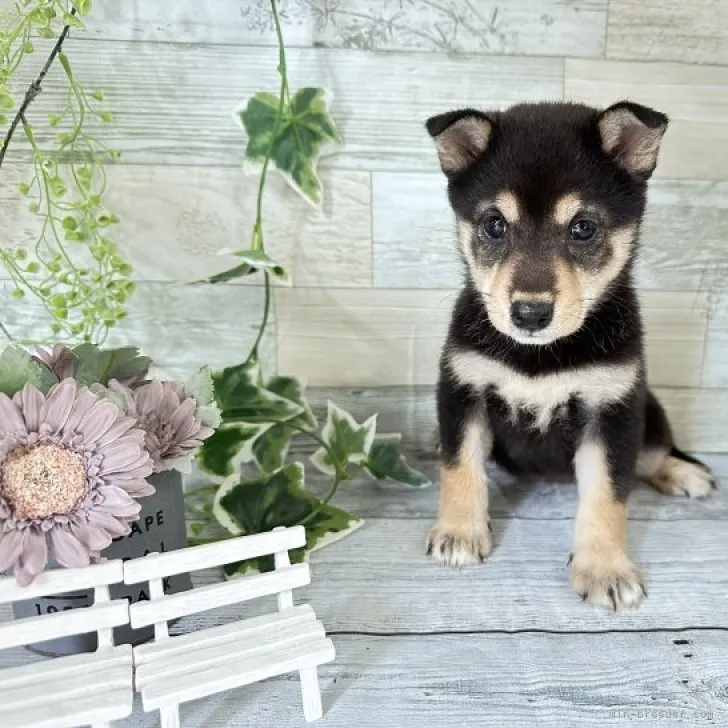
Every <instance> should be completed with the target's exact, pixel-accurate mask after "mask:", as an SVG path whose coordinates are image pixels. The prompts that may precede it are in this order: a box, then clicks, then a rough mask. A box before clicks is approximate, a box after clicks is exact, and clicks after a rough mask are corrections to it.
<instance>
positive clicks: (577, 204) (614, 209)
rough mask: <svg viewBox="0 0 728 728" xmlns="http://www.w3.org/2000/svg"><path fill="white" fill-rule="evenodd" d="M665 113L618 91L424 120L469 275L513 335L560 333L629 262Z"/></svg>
mask: <svg viewBox="0 0 728 728" xmlns="http://www.w3.org/2000/svg"><path fill="white" fill-rule="evenodd" d="M667 121H668V120H667V117H666V116H665V115H664V114H661V113H659V112H657V111H654V110H652V109H648V108H646V107H644V106H639V105H637V104H633V103H630V102H626V101H625V102H620V103H618V104H615V105H614V106H611V107H609V108H608V109H606V110H597V109H592V108H590V107H587V106H583V105H581V104H569V103H555V104H548V103H539V104H522V105H518V106H514V107H512V108H510V109H508V110H507V111H504V112H494V113H483V112H480V111H476V110H474V109H463V110H460V111H453V112H449V113H446V114H441V115H439V116H435V117H432V118H431V119H429V120H428V122H427V129H428V131H429V133H430V135H431V136H432V137H433V138H434V139H435V143H436V145H437V151H438V155H439V158H440V166H441V167H442V170H443V172H444V173H445V175H446V176H447V178H448V194H449V198H450V204H451V205H452V208H453V210H454V212H455V216H456V219H457V223H458V231H459V238H460V246H461V250H462V254H463V257H464V259H465V261H466V263H467V265H468V269H469V275H470V278H471V279H472V281H473V284H474V285H475V287H476V288H477V289H478V291H480V293H481V294H482V295H483V298H484V301H485V305H486V308H487V310H488V316H489V318H490V320H491V322H492V323H493V325H494V326H495V327H496V328H497V329H498V330H499V331H501V332H503V333H504V334H507V335H508V336H510V337H511V338H513V339H515V340H516V341H518V342H520V343H525V344H548V343H550V342H552V341H554V340H556V339H559V338H561V337H564V336H568V335H570V334H572V333H574V332H575V331H577V330H578V329H579V328H580V327H581V325H582V324H583V323H584V320H585V319H586V317H587V314H588V313H589V311H590V310H591V309H592V308H593V307H594V306H596V305H597V304H598V302H599V301H600V300H602V299H603V298H604V297H605V296H606V295H607V294H608V291H609V290H610V287H611V286H612V284H613V283H614V282H615V281H616V280H617V278H618V277H619V276H620V275H621V274H622V273H623V272H624V271H625V270H626V269H628V268H629V267H630V266H631V265H632V261H633V257H634V252H635V247H636V241H637V232H638V228H639V224H640V221H641V218H642V214H643V212H644V207H645V196H646V182H647V180H648V179H649V177H650V176H651V175H652V172H653V171H654V169H655V165H656V163H657V154H658V150H659V146H660V141H661V139H662V135H663V134H664V132H665V129H666V128H667Z"/></svg>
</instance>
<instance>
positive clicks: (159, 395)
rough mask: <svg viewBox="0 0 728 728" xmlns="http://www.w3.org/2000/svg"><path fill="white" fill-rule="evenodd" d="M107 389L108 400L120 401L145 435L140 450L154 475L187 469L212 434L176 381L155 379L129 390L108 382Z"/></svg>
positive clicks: (113, 382)
mask: <svg viewBox="0 0 728 728" xmlns="http://www.w3.org/2000/svg"><path fill="white" fill-rule="evenodd" d="M108 389H109V397H110V398H111V399H112V401H122V402H123V409H124V410H125V411H126V413H127V414H128V415H129V416H130V417H133V418H134V419H135V420H136V421H137V425H138V426H139V427H141V428H142V429H143V430H144V432H145V433H146V438H145V440H144V447H145V448H146V450H147V452H148V453H149V454H150V456H151V458H152V462H153V463H154V472H155V473H159V472H161V471H163V470H172V469H177V470H187V469H189V464H190V461H191V458H192V456H193V455H194V453H195V452H196V451H197V449H198V448H199V447H200V446H201V445H202V442H203V440H206V439H207V438H208V437H210V435H212V433H213V432H214V430H213V428H212V427H209V426H208V425H206V424H204V422H203V421H202V418H201V416H200V414H199V413H198V403H197V400H196V399H195V398H194V397H192V396H190V395H188V394H187V392H186V391H185V388H184V386H183V385H182V384H179V383H178V382H163V381H159V380H156V379H155V380H152V381H151V382H148V383H147V384H142V385H141V386H140V387H138V388H136V389H133V390H132V389H129V387H126V386H125V385H123V384H121V383H120V382H117V381H115V380H111V381H110V382H109V387H108Z"/></svg>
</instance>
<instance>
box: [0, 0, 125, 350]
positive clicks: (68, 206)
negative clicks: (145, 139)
mask: <svg viewBox="0 0 728 728" xmlns="http://www.w3.org/2000/svg"><path fill="white" fill-rule="evenodd" d="M90 11H91V0H72V1H71V0H24V1H23V2H14V3H8V7H7V8H6V9H5V10H0V130H2V129H3V128H4V129H5V131H4V133H0V138H2V141H1V142H0V179H1V178H2V177H3V175H5V174H6V173H5V171H4V169H3V165H4V164H5V163H6V162H7V157H6V154H7V151H8V148H9V146H10V144H11V142H12V141H13V139H14V138H15V137H16V135H19V134H20V133H21V132H22V135H23V136H24V137H25V140H26V142H27V143H28V145H29V147H30V155H29V162H30V166H31V171H30V173H29V176H28V177H27V178H26V179H25V180H24V181H23V182H21V183H20V185H19V187H18V192H19V194H20V195H21V196H23V197H25V198H26V199H27V201H28V203H27V204H28V210H29V212H30V213H31V214H32V215H33V216H34V217H35V219H36V221H37V225H36V229H37V238H36V240H35V242H34V243H32V244H30V245H19V244H15V243H14V242H13V241H7V242H6V243H4V244H3V245H2V246H0V263H2V265H3V266H4V268H5V270H6V272H7V274H8V276H9V278H10V281H11V285H12V289H11V291H12V296H13V298H15V299H24V298H26V297H27V296H30V297H33V298H35V299H37V300H38V301H39V302H40V304H41V305H42V307H43V309H44V310H45V313H46V315H47V317H48V320H49V322H50V332H49V335H48V336H40V337H37V339H31V340H28V341H26V342H25V343H34V342H35V341H36V340H37V341H40V342H46V341H49V340H53V341H61V340H62V341H88V342H95V343H103V341H105V339H106V337H107V334H108V332H109V329H111V328H112V327H114V326H115V325H116V324H117V323H118V322H119V321H120V320H122V319H123V318H124V317H125V316H126V303H127V302H128V300H129V298H130V296H131V295H132V294H133V292H134V283H133V281H132V280H131V279H130V276H131V273H132V268H131V266H130V265H129V263H128V262H127V261H126V260H124V258H123V257H122V256H121V254H120V252H119V249H118V247H117V244H116V242H115V241H114V239H113V229H114V227H115V226H116V225H117V224H118V222H119V218H118V217H117V215H116V214H115V213H114V212H112V211H110V210H109V209H107V206H106V203H105V196H106V188H107V179H106V169H105V167H104V163H105V162H106V161H109V160H117V159H118V158H119V153H118V152H117V151H116V150H113V149H109V148H108V147H107V146H106V145H105V144H103V143H102V142H100V141H99V140H98V139H96V138H95V136H94V135H93V134H92V133H91V132H92V125H91V124H90V122H92V121H93V120H96V121H97V122H101V123H102V124H106V123H109V122H111V121H112V120H113V115H112V113H111V112H110V111H109V110H108V109H107V108H106V106H105V105H104V93H103V91H101V90H93V91H89V90H87V89H85V88H84V87H83V85H82V83H81V81H80V80H79V78H78V77H77V76H76V75H75V73H74V72H73V69H72V65H71V59H70V58H69V56H68V54H66V52H65V51H64V42H65V41H66V39H67V38H68V36H69V34H70V32H71V31H72V30H76V29H83V27H84V23H83V17H84V16H85V15H87V14H88V13H89V12H90ZM53 39H55V43H54V44H53V46H52V47H51V49H50V51H49V52H48V55H47V56H46V59H45V62H44V63H43V65H42V66H41V67H40V68H39V70H38V74H37V76H36V77H35V80H34V81H33V82H32V83H31V84H30V85H29V86H28V88H27V89H26V90H25V93H24V95H23V96H22V97H21V98H16V97H15V96H14V95H13V93H12V92H11V87H12V85H13V84H12V82H13V81H14V79H15V75H16V72H17V70H18V69H19V67H20V65H21V63H22V62H23V61H26V62H27V63H30V62H31V61H30V58H29V57H30V56H31V55H32V54H33V53H35V50H36V49H35V43H36V42H43V41H47V40H53ZM46 45H47V44H46ZM56 62H57V63H58V65H59V66H60V67H61V69H62V71H63V74H64V76H65V78H66V84H67V93H66V94H65V103H64V104H63V105H62V106H61V107H59V108H58V109H56V110H55V111H54V112H53V113H51V114H49V115H48V117H47V118H46V119H40V118H38V115H37V114H33V113H32V104H33V101H34V100H35V99H36V97H37V96H38V94H40V93H41V91H42V88H43V83H44V81H45V77H46V74H47V73H48V71H49V69H50V68H51V66H52V65H53V64H54V63H56ZM48 137H51V138H53V139H54V140H55V142H54V144H51V145H41V144H40V143H39V142H38V141H37V139H39V138H48Z"/></svg>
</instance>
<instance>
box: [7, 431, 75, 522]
mask: <svg viewBox="0 0 728 728" xmlns="http://www.w3.org/2000/svg"><path fill="white" fill-rule="evenodd" d="M1 475H2V479H1V480H0V494H2V496H3V498H4V499H5V500H6V501H7V502H8V504H9V505H10V507H11V508H12V510H13V515H14V516H15V517H16V518H46V517H48V516H52V515H54V514H60V513H68V512H69V511H70V510H72V509H73V507H74V506H75V505H76V504H77V503H78V502H79V500H81V498H82V497H83V495H84V493H85V492H86V467H85V464H84V461H83V458H82V457H81V455H79V454H77V453H75V452H70V451H69V450H64V449H63V448H61V447H58V446H57V445H36V446H34V447H28V448H18V449H17V450H14V451H13V452H12V453H10V455H9V457H8V458H7V460H6V461H5V462H4V463H3V465H2V473H1Z"/></svg>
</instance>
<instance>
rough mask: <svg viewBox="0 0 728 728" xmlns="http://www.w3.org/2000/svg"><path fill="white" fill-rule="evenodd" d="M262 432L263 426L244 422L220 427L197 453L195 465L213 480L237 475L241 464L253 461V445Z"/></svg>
mask: <svg viewBox="0 0 728 728" xmlns="http://www.w3.org/2000/svg"><path fill="white" fill-rule="evenodd" d="M264 431H265V425H252V424H247V423H245V422H239V423H235V424H230V425H221V426H220V427H219V428H218V429H217V430H215V432H213V433H212V435H210V437H208V438H207V439H206V440H205V441H204V442H203V443H202V447H200V449H199V450H198V451H197V456H196V458H197V465H198V466H199V468H200V470H202V471H203V472H205V473H207V474H208V475H211V476H213V477H215V478H227V477H229V476H231V475H234V474H235V473H239V472H240V466H241V465H242V464H243V463H248V462H250V461H251V460H253V451H252V447H253V443H254V442H255V439H256V438H257V437H259V436H260V434H261V432H264Z"/></svg>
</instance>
